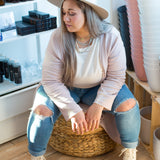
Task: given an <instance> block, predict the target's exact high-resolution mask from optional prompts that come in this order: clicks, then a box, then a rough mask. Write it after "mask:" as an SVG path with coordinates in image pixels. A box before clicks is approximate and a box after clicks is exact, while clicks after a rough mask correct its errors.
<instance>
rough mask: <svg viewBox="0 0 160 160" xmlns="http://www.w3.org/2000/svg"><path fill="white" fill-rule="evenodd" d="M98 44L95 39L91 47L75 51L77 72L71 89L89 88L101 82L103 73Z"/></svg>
mask: <svg viewBox="0 0 160 160" xmlns="http://www.w3.org/2000/svg"><path fill="white" fill-rule="evenodd" d="M99 44H100V39H99V38H98V37H97V38H95V39H94V40H93V42H92V44H91V46H89V47H87V48H79V49H78V50H77V49H76V59H77V71H76V75H75V78H74V81H73V87H76V88H91V87H94V86H97V85H98V84H99V83H100V82H101V80H102V74H103V73H102V66H101V64H100V57H99V46H100V45H99ZM81 51H84V52H81Z"/></svg>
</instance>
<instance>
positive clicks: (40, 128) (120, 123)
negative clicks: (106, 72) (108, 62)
mask: <svg viewBox="0 0 160 160" xmlns="http://www.w3.org/2000/svg"><path fill="white" fill-rule="evenodd" d="M98 88H99V85H98V86H96V87H93V88H87V89H81V88H72V89H69V88H68V89H69V91H70V94H71V96H72V97H73V99H74V100H75V102H76V103H79V102H82V103H84V104H87V105H91V104H92V103H93V102H94V100H95V98H96V95H97V91H98ZM130 98H133V99H135V98H134V96H133V94H132V93H131V92H130V90H129V89H128V87H127V86H126V85H123V86H122V88H121V90H120V91H119V93H118V95H117V96H116V98H115V100H114V102H113V105H112V110H111V111H103V112H110V113H111V114H113V115H114V116H115V120H116V125H117V129H118V132H119V134H120V139H121V144H122V145H123V146H124V147H125V148H136V147H137V145H138V137H139V132H140V113H139V106H138V103H136V105H135V106H134V107H133V108H132V109H130V110H128V111H126V112H116V109H117V108H118V107H119V105H120V104H121V103H122V102H124V101H126V100H128V99H130ZM40 104H43V105H46V106H47V107H48V108H49V109H50V110H51V111H52V112H53V114H52V116H50V117H44V116H41V115H36V114H35V113H34V109H35V107H36V106H37V105H40ZM60 115H61V112H60V111H59V109H58V107H57V106H56V105H55V104H54V103H53V102H52V101H51V99H50V98H49V97H48V96H47V94H46V93H45V91H44V89H43V86H40V87H39V88H38V90H37V92H36V95H35V99H34V104H33V107H32V110H31V113H30V116H29V121H28V126H27V137H28V144H29V145H28V148H29V152H30V154H32V155H33V156H40V155H43V154H44V153H45V152H46V148H47V144H48V141H49V138H50V136H51V133H52V130H53V127H54V123H55V122H56V120H57V119H58V117H59V116H60Z"/></svg>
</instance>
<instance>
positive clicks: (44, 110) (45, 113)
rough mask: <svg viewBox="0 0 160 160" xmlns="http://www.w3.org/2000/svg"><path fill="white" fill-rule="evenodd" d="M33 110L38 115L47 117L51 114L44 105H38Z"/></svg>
mask: <svg viewBox="0 0 160 160" xmlns="http://www.w3.org/2000/svg"><path fill="white" fill-rule="evenodd" d="M34 112H35V113H36V114H38V115H42V116H46V117H49V116H51V115H52V114H53V113H52V111H51V110H50V109H49V108H48V107H47V106H45V105H38V106H37V107H36V109H35V110H34Z"/></svg>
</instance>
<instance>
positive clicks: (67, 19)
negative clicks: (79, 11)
mask: <svg viewBox="0 0 160 160" xmlns="http://www.w3.org/2000/svg"><path fill="white" fill-rule="evenodd" d="M63 20H64V22H69V21H70V20H71V19H70V17H69V16H68V15H67V14H66V15H64V16H63Z"/></svg>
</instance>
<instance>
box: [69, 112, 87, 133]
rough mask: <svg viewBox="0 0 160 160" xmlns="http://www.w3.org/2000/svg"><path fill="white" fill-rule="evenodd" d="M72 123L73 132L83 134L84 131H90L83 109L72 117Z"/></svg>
mask: <svg viewBox="0 0 160 160" xmlns="http://www.w3.org/2000/svg"><path fill="white" fill-rule="evenodd" d="M71 125H72V130H73V132H77V134H83V133H84V131H85V132H88V127H87V122H86V119H85V115H84V112H83V111H80V112H78V113H77V114H76V115H75V116H73V117H72V118H71Z"/></svg>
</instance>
